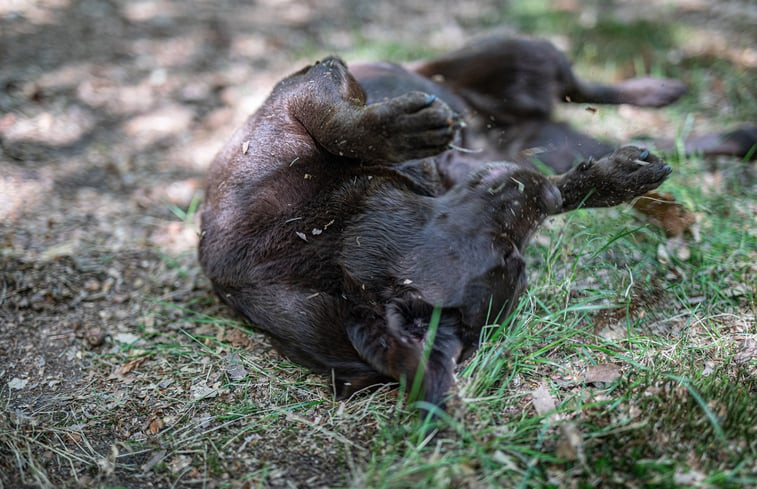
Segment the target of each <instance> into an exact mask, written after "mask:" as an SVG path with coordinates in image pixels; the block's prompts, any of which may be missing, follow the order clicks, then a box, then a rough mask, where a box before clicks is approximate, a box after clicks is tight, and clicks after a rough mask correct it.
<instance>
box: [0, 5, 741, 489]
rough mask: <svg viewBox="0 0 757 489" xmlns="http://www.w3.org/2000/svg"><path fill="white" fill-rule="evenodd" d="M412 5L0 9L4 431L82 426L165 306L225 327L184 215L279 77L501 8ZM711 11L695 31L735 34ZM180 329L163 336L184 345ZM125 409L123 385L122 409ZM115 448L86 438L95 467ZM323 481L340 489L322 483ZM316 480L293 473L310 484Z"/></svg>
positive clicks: (482, 19)
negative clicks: (214, 161)
mask: <svg viewBox="0 0 757 489" xmlns="http://www.w3.org/2000/svg"><path fill="white" fill-rule="evenodd" d="M411 3H412V4H413V6H412V7H409V6H407V5H406V2H368V1H359V0H345V1H339V0H327V1H323V2H321V1H318V2H316V1H315V0H307V1H299V0H282V1H276V0H261V1H256V2H249V3H248V2H238V1H233V0H214V1H204V2H177V1H169V0H154V1H153V0H139V1H130V2H119V1H115V0H110V1H108V0H105V1H102V0H38V1H24V0H6V1H4V2H2V3H0V59H1V60H2V64H1V65H0V359H1V360H0V396H1V397H2V399H3V404H4V406H3V411H4V412H5V417H7V418H8V419H13V420H14V422H18V423H22V421H19V420H23V419H26V418H28V417H29V416H30V413H41V412H48V413H57V414H56V415H59V416H66V415H67V414H70V413H73V412H74V411H76V412H81V411H86V410H87V409H88V408H87V406H86V405H85V404H83V403H80V402H77V401H76V397H77V396H80V395H81V392H84V391H86V392H88V393H91V392H97V391H104V390H112V389H111V387H112V386H111V383H112V378H110V376H109V374H110V373H111V370H112V368H114V367H116V366H117V365H108V364H107V355H108V353H109V352H112V351H115V350H113V349H114V348H116V349H117V345H119V344H120V343H123V342H128V339H129V338H130V336H129V335H130V334H134V333H135V332H138V331H144V330H145V329H146V328H147V329H148V330H149V329H150V328H151V327H153V326H151V325H152V324H153V323H154V322H155V317H156V314H164V313H165V309H166V306H165V304H174V305H190V307H192V308H193V310H194V311H195V312H197V313H200V314H207V315H217V316H219V317H224V316H225V315H228V312H227V311H226V310H225V309H224V308H222V307H221V306H220V305H219V303H218V302H217V301H215V300H214V299H213V298H212V293H211V290H210V287H209V284H208V282H207V280H206V279H205V278H204V277H203V276H202V274H201V271H200V270H199V267H198V266H197V264H196V259H195V251H194V250H195V246H196V242H197V238H196V214H195V213H194V212H189V215H188V216H184V215H183V214H182V212H180V210H183V211H186V210H187V209H190V210H191V209H193V208H194V207H195V205H196V204H197V203H198V202H199V201H200V200H201V198H202V181H203V175H204V173H205V170H206V168H207V165H208V163H209V161H210V160H211V158H212V157H213V154H214V153H215V151H217V150H218V149H219V148H220V146H221V145H222V144H223V142H224V141H225V140H226V138H228V137H229V135H230V133H231V131H232V130H233V129H234V127H235V126H236V125H238V124H239V123H240V122H241V121H242V120H243V118H244V117H246V116H247V115H248V114H249V113H250V112H252V111H253V110H254V108H255V107H256V106H257V105H259V103H260V102H261V101H262V100H263V98H264V97H265V95H266V94H267V93H268V91H269V90H270V88H271V87H272V86H273V84H274V83H275V81H276V80H277V79H279V78H281V77H282V76H283V75H285V74H286V73H288V72H291V71H293V70H294V69H295V68H299V67H300V66H301V65H304V64H305V63H306V62H310V61H312V59H314V58H315V57H317V56H320V55H323V54H326V53H328V52H337V53H338V52H343V51H347V50H350V49H352V48H353V47H354V45H355V43H356V42H358V41H360V40H364V41H365V42H385V43H386V42H396V43H400V44H402V43H407V44H413V43H419V42H420V43H422V44H423V45H424V48H425V49H431V50H443V49H447V48H453V47H457V46H459V45H461V44H462V43H463V41H464V40H465V39H467V38H469V37H471V36H472V35H474V34H476V33H478V32H480V30H481V26H482V25H485V24H487V22H486V19H487V18H490V17H491V16H497V15H499V14H498V7H497V6H498V4H499V3H500V2H496V1H484V2H481V1H475V2H474V1H467V0H456V1H454V2H451V1H442V2H440V1H433V2H431V1H424V2H411ZM563 3H565V2H563ZM568 3H570V2H568ZM641 3H644V2H641ZM726 3H727V4H728V5H733V6H736V7H737V6H739V5H742V3H741V2H726ZM744 5H746V4H744ZM734 8H735V7H734ZM452 11H454V12H455V13H454V15H450V13H449V12H452ZM708 11H709V7H705V9H703V10H699V11H696V15H699V16H703V17H705V18H704V20H703V22H704V21H706V22H712V23H713V24H712V25H714V26H715V27H717V26H718V25H721V24H722V25H727V24H728V22H729V20H728V19H725V20H724V19H720V18H719V17H718V15H719V14H706V12H708ZM692 15H695V14H692ZM723 15H725V14H723ZM739 15H741V14H739ZM718 22H720V24H718ZM500 27H501V26H500ZM727 36H728V34H727V32H726V31H725V30H723V36H721V38H723V39H726V40H727V39H728V37H727ZM356 39H357V41H356ZM670 132H672V131H670ZM181 320H182V316H181V315H180V314H179V315H178V316H177V321H179V322H180V321H181ZM185 326H186V327H191V325H189V326H187V325H182V324H172V325H171V328H172V329H174V330H176V331H177V333H176V334H177V335H178V334H179V333H178V331H179V330H181V328H182V327H185ZM251 338H252V339H250V340H249V341H251V342H253V345H252V346H251V348H252V349H255V348H259V349H260V351H261V355H268V354H270V353H268V352H267V346H266V343H265V340H264V339H262V338H260V337H259V336H252V337H251ZM93 353H94V354H93ZM104 359H105V360H104ZM128 373H129V372H128V371H127V372H123V366H121V374H122V375H128ZM157 382H160V379H159V376H158V378H157ZM132 394H133V392H131V391H130V390H129V387H128V385H127V386H126V388H125V390H124V394H123V395H124V396H126V397H128V396H130V395H132ZM142 428H143V429H144V427H142ZM98 436H99V438H98ZM114 437H115V438H118V435H117V434H114V433H112V432H106V431H103V432H102V433H99V435H98V434H97V433H95V432H93V433H90V434H89V438H90V439H91V440H92V441H93V445H95V449H97V450H98V452H99V453H107V450H108V447H110V446H111V442H112V441H113V439H114ZM146 458H147V456H144V457H142V459H140V461H139V463H144V462H146V460H145V459H146ZM321 462H322V461H321ZM321 462H317V463H321ZM317 463H316V464H315V465H313V464H305V465H306V466H309V467H312V466H316V465H317ZM13 470H14V469H13V466H12V465H7V464H6V463H5V462H0V471H3V472H5V471H9V472H5V474H4V475H3V476H2V477H0V487H2V483H1V482H5V483H6V484H8V486H7V487H16V485H15V484H20V482H19V479H17V477H18V476H17V474H14V473H13V472H12V471H13ZM308 470H310V469H308ZM311 472H312V470H311ZM66 474H68V473H67V472H65V470H64V469H61V473H60V474H59V475H58V476H57V477H59V478H58V479H57V480H58V481H65V480H66V478H67V477H70V474H68V475H66ZM49 475H51V476H52V478H53V482H54V481H55V477H56V474H55V473H51V474H49ZM315 476H317V477H316V479H317V481H316V482H318V483H319V484H328V483H334V482H335V481H339V480H341V476H340V475H339V474H333V473H329V471H327V470H324V471H320V472H318V473H315ZM312 477H314V473H308V471H305V472H303V473H302V479H301V481H303V482H302V484H305V482H304V481H308V480H310V481H311V482H313V479H312ZM61 484H63V483H62V482H61ZM132 484H136V485H139V486H140V487H142V486H144V487H151V483H150V482H146V481H145V480H140V481H138V482H137V481H132ZM43 485H44V484H43ZM84 485H86V484H84ZM136 485H133V486H132V487H136ZM305 485H308V484H305Z"/></svg>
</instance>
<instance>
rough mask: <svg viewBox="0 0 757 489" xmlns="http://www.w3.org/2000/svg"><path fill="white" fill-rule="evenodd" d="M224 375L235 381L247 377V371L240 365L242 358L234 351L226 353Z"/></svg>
mask: <svg viewBox="0 0 757 489" xmlns="http://www.w3.org/2000/svg"><path fill="white" fill-rule="evenodd" d="M226 362H228V363H227V364H226V368H225V370H226V375H228V376H229V379H231V380H234V381H237V380H242V379H243V378H245V377H247V374H248V373H249V371H248V370H247V369H246V368H244V365H242V359H241V358H239V355H237V354H236V353H231V354H229V355H226Z"/></svg>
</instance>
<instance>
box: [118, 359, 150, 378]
mask: <svg viewBox="0 0 757 489" xmlns="http://www.w3.org/2000/svg"><path fill="white" fill-rule="evenodd" d="M144 361H145V357H136V358H132V359H131V360H129V361H128V362H126V363H125V364H123V365H121V367H120V368H119V369H118V372H117V373H116V375H120V376H123V375H126V374H128V373H129V372H131V371H132V370H133V369H135V368H137V367H139V366H140V365H141V364H142V362H144Z"/></svg>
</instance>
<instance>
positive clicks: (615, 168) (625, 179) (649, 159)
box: [576, 146, 673, 207]
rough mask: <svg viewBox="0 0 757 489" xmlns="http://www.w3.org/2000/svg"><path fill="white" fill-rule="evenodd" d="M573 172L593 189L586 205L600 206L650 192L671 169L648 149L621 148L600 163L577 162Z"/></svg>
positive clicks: (617, 202)
mask: <svg viewBox="0 0 757 489" xmlns="http://www.w3.org/2000/svg"><path fill="white" fill-rule="evenodd" d="M576 171H577V172H578V174H579V175H580V176H581V180H583V183H584V185H587V184H588V186H589V187H591V188H592V189H593V192H592V194H591V195H590V196H589V198H588V204H589V205H591V206H593V207H596V206H602V207H604V206H611V205H616V204H620V203H622V202H626V201H629V200H631V199H633V198H634V197H637V196H639V195H642V194H644V193H646V192H649V191H650V190H654V189H655V188H657V187H659V186H660V184H662V182H664V181H665V179H666V178H667V177H668V175H670V173H671V172H672V171H673V170H672V169H671V168H670V166H668V165H667V164H666V163H665V162H664V161H663V160H662V159H661V158H660V157H658V156H656V155H654V154H652V153H650V152H649V150H647V149H642V148H637V147H635V146H625V147H623V148H620V149H618V150H617V151H615V152H614V153H612V154H610V155H608V156H605V157H604V158H602V159H600V160H597V161H588V162H583V163H581V164H580V165H579V166H578V167H577V168H576Z"/></svg>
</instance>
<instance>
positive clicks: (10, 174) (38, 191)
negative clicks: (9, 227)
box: [0, 169, 52, 224]
mask: <svg viewBox="0 0 757 489" xmlns="http://www.w3.org/2000/svg"><path fill="white" fill-rule="evenodd" d="M51 189H52V182H51V181H50V180H40V179H38V178H34V177H32V176H27V175H24V172H23V171H12V170H5V169H0V223H6V224H14V223H15V222H16V221H17V220H18V219H19V218H20V217H21V216H23V214H24V212H25V211H26V210H27V209H32V208H35V207H37V206H39V205H40V204H42V203H43V202H45V200H46V198H47V197H46V196H47V195H48V194H49V192H50V191H51Z"/></svg>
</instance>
